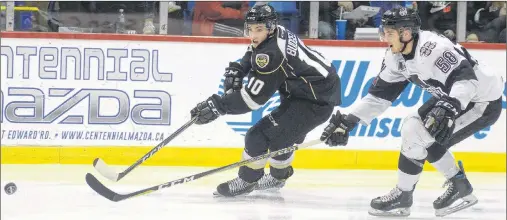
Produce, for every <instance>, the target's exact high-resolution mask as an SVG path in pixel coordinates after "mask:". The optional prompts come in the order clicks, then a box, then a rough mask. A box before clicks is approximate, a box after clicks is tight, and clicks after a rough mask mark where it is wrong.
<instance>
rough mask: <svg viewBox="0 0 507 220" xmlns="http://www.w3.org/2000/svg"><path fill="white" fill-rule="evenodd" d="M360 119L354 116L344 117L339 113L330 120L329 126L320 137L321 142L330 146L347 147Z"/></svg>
mask: <svg viewBox="0 0 507 220" xmlns="http://www.w3.org/2000/svg"><path fill="white" fill-rule="evenodd" d="M358 122H359V118H357V117H356V116H354V115H349V116H347V115H342V114H341V113H340V111H337V112H336V114H335V115H333V116H332V117H331V120H329V125H328V126H327V127H326V128H325V129H324V132H322V135H321V136H320V140H321V141H325V142H326V144H327V145H329V146H338V145H341V146H345V145H347V143H348V141H349V132H350V131H351V130H352V129H354V127H356V125H357V123H358Z"/></svg>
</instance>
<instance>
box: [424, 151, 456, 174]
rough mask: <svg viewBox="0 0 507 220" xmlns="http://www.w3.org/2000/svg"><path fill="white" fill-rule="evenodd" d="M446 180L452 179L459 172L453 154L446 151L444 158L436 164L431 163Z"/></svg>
mask: <svg viewBox="0 0 507 220" xmlns="http://www.w3.org/2000/svg"><path fill="white" fill-rule="evenodd" d="M430 163H431V165H433V166H434V167H435V168H436V169H437V170H438V171H440V173H442V174H443V175H444V176H445V178H446V179H450V178H452V177H453V176H455V175H456V174H458V172H459V168H458V166H457V165H456V163H455V159H454V156H453V155H452V153H451V152H449V151H446V152H445V153H444V155H442V158H440V159H439V160H436V161H434V162H430Z"/></svg>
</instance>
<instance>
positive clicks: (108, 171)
mask: <svg viewBox="0 0 507 220" xmlns="http://www.w3.org/2000/svg"><path fill="white" fill-rule="evenodd" d="M195 121H197V117H194V118H192V119H191V120H190V121H188V122H187V123H186V124H184V125H183V126H181V127H180V128H179V129H178V130H176V131H175V132H174V133H172V134H171V135H170V136H169V137H167V138H166V139H164V140H163V141H162V142H160V143H159V144H158V145H157V146H155V148H153V149H151V150H150V152H148V153H147V154H145V155H144V156H143V157H142V158H141V159H139V160H137V161H136V162H135V163H134V164H132V165H130V167H128V168H127V169H126V170H124V171H123V172H121V173H116V172H115V171H114V170H113V169H112V168H111V167H109V166H107V164H106V162H104V161H103V160H102V159H100V158H95V160H93V167H95V169H96V170H97V171H98V172H99V173H100V174H101V175H102V176H104V177H106V178H108V179H109V180H111V181H114V182H117V181H119V180H121V179H122V178H123V177H125V176H126V175H127V174H128V173H130V171H132V170H133V169H134V168H136V167H137V166H139V164H142V163H143V162H144V161H146V160H147V159H148V158H150V157H151V156H153V155H154V154H155V153H157V152H158V151H159V150H160V149H161V148H162V147H164V146H165V145H167V144H168V143H169V142H170V141H171V140H173V139H174V138H175V137H176V136H178V135H179V134H181V132H183V131H184V130H186V129H187V128H188V127H190V125H192V124H194V122H195Z"/></svg>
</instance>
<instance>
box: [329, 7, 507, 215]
mask: <svg viewBox="0 0 507 220" xmlns="http://www.w3.org/2000/svg"><path fill="white" fill-rule="evenodd" d="M382 26H383V29H381V30H382V32H381V37H382V38H383V39H384V40H385V41H386V42H387V43H388V45H389V46H390V47H389V49H388V50H387V51H386V54H385V57H384V61H383V62H382V67H381V70H380V73H379V75H378V76H377V77H376V79H375V80H374V81H373V83H372V85H371V87H370V88H369V90H368V94H367V95H366V96H365V97H364V98H363V99H361V101H360V103H358V105H357V107H356V108H355V109H353V110H352V112H350V113H349V114H348V115H342V114H340V112H337V114H336V115H333V116H332V118H331V121H330V124H329V125H328V126H327V127H326V128H325V130H324V132H323V134H322V137H321V140H323V141H326V143H327V144H329V145H331V146H336V145H346V144H347V141H348V137H349V131H351V130H352V129H354V127H356V125H357V124H358V123H362V124H365V125H367V124H369V123H370V122H371V120H373V119H374V118H376V117H377V116H379V115H380V114H382V113H383V112H384V111H385V110H386V109H387V108H389V107H390V106H391V105H392V102H393V101H394V100H395V99H396V98H397V97H398V96H399V95H400V94H401V92H403V90H404V89H405V88H406V86H407V85H408V84H409V83H410V82H412V83H414V84H416V85H417V86H420V87H422V88H423V89H424V90H426V91H428V92H429V93H431V94H432V98H430V99H429V100H428V101H427V102H425V103H424V104H423V105H422V106H421V107H420V108H419V109H418V111H417V112H415V113H414V114H412V115H409V116H407V117H406V118H405V119H404V121H403V125H402V128H401V138H402V143H401V152H400V157H399V160H398V183H397V185H396V187H395V188H394V189H393V190H391V192H389V193H388V194H386V195H384V196H380V197H377V198H375V199H373V200H372V201H371V208H372V209H371V210H370V212H369V213H370V214H371V215H376V216H408V215H410V207H411V206H412V202H413V201H412V194H413V192H414V189H415V186H416V183H417V182H418V180H419V176H420V174H421V173H422V170H423V165H424V163H425V161H428V162H429V163H431V165H433V166H434V167H435V168H436V169H437V170H438V171H439V172H440V173H442V174H443V175H444V177H445V178H446V179H447V181H446V183H445V185H446V186H448V188H447V189H446V191H445V192H444V193H443V194H442V195H441V196H440V197H438V198H437V199H436V200H435V201H434V202H433V207H434V208H435V215H437V216H445V215H448V214H451V213H453V212H456V211H459V210H461V209H464V208H467V207H470V206H472V205H474V204H476V203H477V201H478V200H477V198H476V197H475V196H474V195H473V194H472V192H473V188H472V185H471V184H470V182H469V180H468V179H467V176H466V175H465V172H464V169H463V165H462V163H461V161H460V162H459V163H458V165H456V162H455V159H454V157H453V155H452V153H451V152H449V151H448V149H449V148H450V147H452V146H454V145H455V144H457V143H459V142H461V141H462V140H464V139H466V138H468V137H469V136H471V135H472V134H474V133H476V132H478V131H480V130H482V129H483V128H486V127H488V126H491V125H492V124H494V123H495V122H496V121H497V120H498V118H499V116H500V114H501V110H502V105H501V101H502V98H501V97H502V92H503V84H504V80H503V79H502V77H501V76H500V75H498V74H496V73H491V72H485V71H483V70H482V69H481V66H480V65H479V63H478V62H477V61H476V60H474V59H473V58H472V57H471V56H470V54H469V53H468V52H467V50H466V49H465V48H463V47H462V46H460V45H459V44H454V43H452V42H451V41H450V40H448V39H447V38H445V37H443V36H441V35H439V34H436V33H433V32H430V31H421V30H419V29H420V26H421V22H420V19H419V15H418V14H417V11H414V10H412V9H407V8H403V7H402V8H395V9H391V10H389V11H387V12H385V13H384V14H383V17H382ZM337 128H341V129H338V130H345V131H346V132H345V133H343V132H335V131H336V130H337Z"/></svg>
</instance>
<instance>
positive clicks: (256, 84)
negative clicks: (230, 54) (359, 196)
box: [246, 77, 264, 95]
mask: <svg viewBox="0 0 507 220" xmlns="http://www.w3.org/2000/svg"><path fill="white" fill-rule="evenodd" d="M263 86H264V82H263V81H262V80H260V79H256V78H255V77H252V78H250V81H249V82H248V85H247V86H246V87H247V88H248V89H249V90H250V92H251V93H252V94H254V95H258V94H259V92H261V89H262V87H263Z"/></svg>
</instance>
